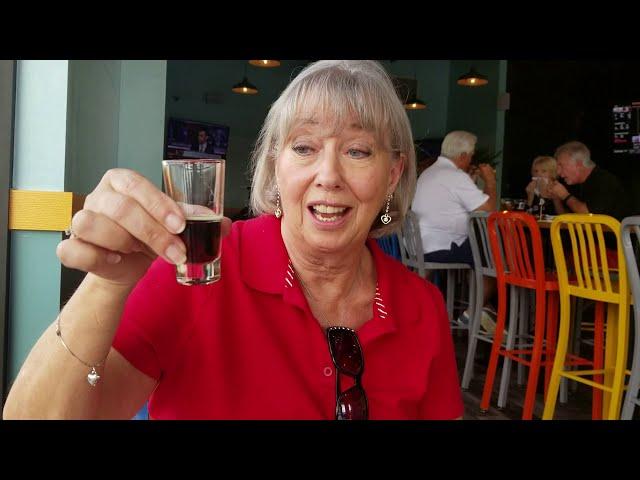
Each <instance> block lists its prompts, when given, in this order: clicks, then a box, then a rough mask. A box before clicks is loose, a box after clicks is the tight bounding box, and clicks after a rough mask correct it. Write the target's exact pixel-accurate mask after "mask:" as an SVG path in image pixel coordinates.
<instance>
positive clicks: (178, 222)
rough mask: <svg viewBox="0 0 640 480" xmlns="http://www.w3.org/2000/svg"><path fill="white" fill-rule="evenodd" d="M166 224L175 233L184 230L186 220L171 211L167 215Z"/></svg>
mask: <svg viewBox="0 0 640 480" xmlns="http://www.w3.org/2000/svg"><path fill="white" fill-rule="evenodd" d="M166 225H167V227H169V229H170V230H172V231H173V232H175V233H180V232H181V231H182V230H184V221H183V220H182V219H181V218H180V217H179V216H178V215H176V214H175V213H170V214H169V215H168V216H167V220H166Z"/></svg>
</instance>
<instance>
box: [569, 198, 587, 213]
mask: <svg viewBox="0 0 640 480" xmlns="http://www.w3.org/2000/svg"><path fill="white" fill-rule="evenodd" d="M565 203H566V205H567V207H569V210H571V211H572V212H573V213H589V209H588V208H587V204H586V203H584V202H581V201H580V200H578V199H577V198H576V197H574V196H573V195H572V196H571V197H569V199H568V200H567V201H566V202H565Z"/></svg>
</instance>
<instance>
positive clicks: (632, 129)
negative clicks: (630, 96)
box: [613, 101, 640, 155]
mask: <svg viewBox="0 0 640 480" xmlns="http://www.w3.org/2000/svg"><path fill="white" fill-rule="evenodd" d="M613 153H626V154H633V155H640V101H638V102H630V103H628V104H626V105H614V107H613Z"/></svg>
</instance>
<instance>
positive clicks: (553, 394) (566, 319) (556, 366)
mask: <svg viewBox="0 0 640 480" xmlns="http://www.w3.org/2000/svg"><path fill="white" fill-rule="evenodd" d="M570 325H571V302H570V300H569V295H567V294H564V295H560V329H559V332H558V341H557V343H556V355H555V358H554V360H553V370H551V379H550V380H549V387H548V388H547V396H546V398H545V402H544V411H543V413H542V419H543V420H551V419H552V418H553V414H554V412H555V409H556V400H557V398H558V389H559V388H560V378H561V377H560V373H562V370H563V367H564V363H565V358H566V356H567V348H568V346H569V327H570Z"/></svg>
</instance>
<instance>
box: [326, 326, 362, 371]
mask: <svg viewBox="0 0 640 480" xmlns="http://www.w3.org/2000/svg"><path fill="white" fill-rule="evenodd" d="M327 335H328V337H329V350H330V352H331V356H332V357H333V360H334V362H335V364H336V367H337V368H338V369H340V370H341V371H342V372H343V373H346V374H347V375H351V376H354V377H355V376H358V375H360V373H362V368H363V366H364V362H363V358H362V350H361V349H360V344H359V343H358V337H356V334H355V333H354V332H352V331H350V330H345V329H331V328H330V329H329V330H328V332H327Z"/></svg>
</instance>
